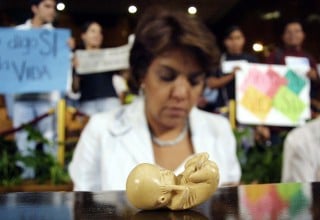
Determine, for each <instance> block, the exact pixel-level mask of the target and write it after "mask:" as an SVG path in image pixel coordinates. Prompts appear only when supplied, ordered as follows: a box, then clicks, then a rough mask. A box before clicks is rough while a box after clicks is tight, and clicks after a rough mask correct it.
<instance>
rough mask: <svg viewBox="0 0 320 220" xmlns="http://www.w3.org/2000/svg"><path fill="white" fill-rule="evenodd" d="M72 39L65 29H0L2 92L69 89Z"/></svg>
mask: <svg viewBox="0 0 320 220" xmlns="http://www.w3.org/2000/svg"><path fill="white" fill-rule="evenodd" d="M69 38H70V31H69V30H66V29H53V30H48V29H31V30H17V29H13V28H0V93H27V92H49V91H52V90H61V91H64V90H66V88H67V76H68V73H69V72H70V68H71V64H70V63H71V62H70V49H69V47H68V45H67V40H68V39H69Z"/></svg>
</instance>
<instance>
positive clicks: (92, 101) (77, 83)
mask: <svg viewBox="0 0 320 220" xmlns="http://www.w3.org/2000/svg"><path fill="white" fill-rule="evenodd" d="M81 39H82V42H83V46H84V49H85V50H88V51H93V50H99V49H100V48H101V45H102V42H103V35H102V27H101V25H100V24H99V23H97V22H95V21H91V22H87V23H86V24H85V25H84V27H83V31H82V34H81ZM75 59H76V58H75ZM75 65H77V61H75ZM112 77H113V74H112V73H111V72H102V73H86V74H83V73H82V74H81V75H79V74H75V75H74V79H73V90H74V91H75V92H79V93H80V95H81V96H80V100H79V101H80V103H79V104H80V106H79V110H80V111H81V112H83V113H85V114H87V115H89V116H91V115H93V114H95V113H98V112H103V111H107V110H110V109H112V108H114V107H118V106H120V104H121V103H120V100H119V98H118V96H117V93H116V91H115V89H114V87H113V84H112Z"/></svg>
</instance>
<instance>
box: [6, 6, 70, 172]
mask: <svg viewBox="0 0 320 220" xmlns="http://www.w3.org/2000/svg"><path fill="white" fill-rule="evenodd" d="M30 4H31V11H32V13H33V16H32V18H31V19H28V20H27V21H26V22H25V23H24V24H21V25H18V26H17V27H16V29H17V30H29V29H53V25H52V22H53V20H54V19H55V15H56V1H55V0H30ZM67 43H69V47H72V40H71V39H70V42H66V46H67ZM66 69H67V68H66ZM30 72H31V70H29V74H30ZM31 74H32V72H31ZM67 74H68V72H66V73H65V76H66V77H67ZM26 83H27V82H26ZM59 98H60V92H58V91H52V92H48V93H47V92H42V93H19V94H15V95H14V102H13V116H12V117H13V124H14V127H16V128H17V127H20V126H21V125H23V124H25V123H29V122H31V121H33V120H35V119H37V118H39V117H40V116H41V117H42V116H45V115H46V114H49V116H47V117H44V118H43V119H41V120H40V121H38V123H37V124H36V128H37V129H38V130H39V131H40V132H41V133H42V134H43V136H44V137H45V138H46V139H47V140H49V141H50V142H51V141H53V140H54V137H55V134H56V126H55V120H54V115H52V114H51V115H50V113H52V112H54V109H55V107H56V104H57V101H58V99H59ZM15 138H16V142H17V146H18V149H19V151H20V152H21V154H22V155H28V154H29V153H30V152H29V150H30V149H31V150H32V149H35V148H36V143H34V142H30V141H28V134H27V132H25V131H24V130H21V131H18V132H16V134H15ZM42 148H43V150H44V151H45V152H47V153H49V154H52V155H53V156H56V154H57V149H56V147H55V146H51V145H50V146H49V145H45V146H42ZM21 166H22V167H23V170H24V172H23V174H22V178H33V177H34V175H35V171H34V170H33V169H31V168H27V167H25V165H23V164H21Z"/></svg>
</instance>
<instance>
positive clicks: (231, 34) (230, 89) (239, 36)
mask: <svg viewBox="0 0 320 220" xmlns="http://www.w3.org/2000/svg"><path fill="white" fill-rule="evenodd" d="M223 44H224V46H225V49H226V52H225V53H223V54H222V55H221V59H220V64H221V69H220V71H218V76H219V77H215V76H211V77H209V78H208V79H207V86H208V87H209V88H211V89H218V91H219V93H218V97H217V100H216V101H215V102H214V103H213V106H215V107H216V108H221V107H224V106H228V102H229V100H234V99H235V74H236V71H237V70H238V69H239V67H238V66H237V65H236V62H235V64H233V66H232V65H229V66H230V67H229V68H223V67H224V66H226V64H227V63H228V61H247V62H250V63H257V62H258V59H257V58H256V57H255V56H253V55H252V54H249V53H247V52H244V46H245V36H244V33H243V31H242V29H241V28H240V27H239V26H231V27H229V28H228V29H227V30H226V33H225V36H224V39H223Z"/></svg>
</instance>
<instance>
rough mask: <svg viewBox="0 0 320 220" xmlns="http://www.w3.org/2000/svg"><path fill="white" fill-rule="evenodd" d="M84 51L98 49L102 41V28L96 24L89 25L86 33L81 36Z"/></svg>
mask: <svg viewBox="0 0 320 220" xmlns="http://www.w3.org/2000/svg"><path fill="white" fill-rule="evenodd" d="M82 40H83V42H84V45H85V47H86V49H95V48H100V47H101V44H102V40H103V35H102V28H101V26H100V25H99V24H98V23H95V22H94V23H91V24H90V25H89V27H88V29H87V31H86V32H84V33H83V34H82Z"/></svg>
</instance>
